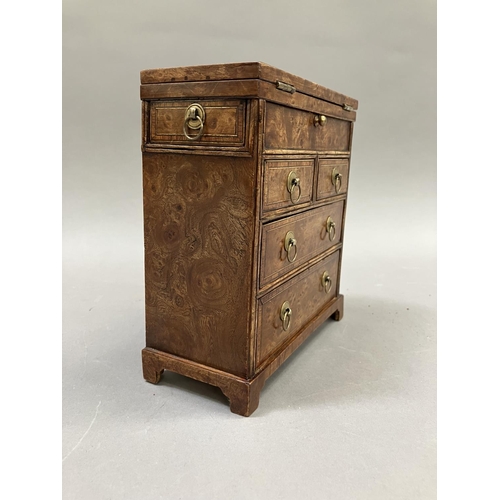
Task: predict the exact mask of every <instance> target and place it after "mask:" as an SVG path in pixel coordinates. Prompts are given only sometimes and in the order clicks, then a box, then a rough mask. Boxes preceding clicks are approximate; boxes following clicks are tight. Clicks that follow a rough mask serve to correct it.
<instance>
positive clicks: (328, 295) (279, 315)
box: [257, 251, 340, 365]
mask: <svg viewBox="0 0 500 500" xmlns="http://www.w3.org/2000/svg"><path fill="white" fill-rule="evenodd" d="M339 253H340V252H339V251H337V252H335V253H333V254H332V255H330V256H329V257H327V258H326V259H323V260H321V261H319V262H318V263H317V264H315V265H314V266H312V267H311V268H310V269H307V270H306V271H304V272H303V273H301V274H299V275H298V276H297V277H296V278H293V279H292V280H289V281H287V282H286V283H284V284H283V285H281V286H280V287H278V288H277V289H276V290H273V291H272V292H270V293H268V294H267V295H264V297H262V298H261V299H260V300H259V304H258V321H259V323H258V333H257V365H260V364H261V363H262V362H263V361H265V360H266V359H267V358H268V357H269V355H270V354H272V353H273V352H274V351H276V350H278V349H279V348H280V347H281V346H282V345H283V344H285V343H286V341H287V340H288V339H291V338H292V337H293V336H294V335H295V334H297V333H298V332H299V331H300V330H301V329H302V328H303V327H304V326H306V324H307V323H308V322H309V321H310V320H311V319H312V318H314V316H315V315H316V314H317V313H318V312H319V311H320V310H321V309H322V308H323V307H324V306H325V305H326V304H327V303H328V302H331V301H332V300H333V299H334V298H335V297H336V296H337V294H338V290H337V277H338V268H339Z"/></svg>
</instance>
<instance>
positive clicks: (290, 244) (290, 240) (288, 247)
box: [285, 231, 297, 262]
mask: <svg viewBox="0 0 500 500" xmlns="http://www.w3.org/2000/svg"><path fill="white" fill-rule="evenodd" d="M292 248H293V250H292ZM285 252H286V258H287V259H288V262H295V259H296V258H297V240H296V239H295V235H294V234H293V232H292V231H288V233H286V235H285ZM292 255H293V257H292Z"/></svg>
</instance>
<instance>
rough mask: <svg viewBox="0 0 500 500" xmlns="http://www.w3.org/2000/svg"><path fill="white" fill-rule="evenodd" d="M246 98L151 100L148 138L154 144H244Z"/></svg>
mask: <svg viewBox="0 0 500 500" xmlns="http://www.w3.org/2000/svg"><path fill="white" fill-rule="evenodd" d="M245 115H246V101H245V100H239V99H228V100H210V101H209V100H204V99H201V100H196V101H194V100H189V101H188V100H165V101H163V100H162V101H152V102H151V104H150V110H149V117H150V119H149V142H150V143H152V144H155V143H156V144H164V143H168V144H178V145H179V144H180V145H184V146H186V145H211V146H242V145H244V143H245Z"/></svg>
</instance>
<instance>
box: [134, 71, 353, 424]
mask: <svg viewBox="0 0 500 500" xmlns="http://www.w3.org/2000/svg"><path fill="white" fill-rule="evenodd" d="M141 99H142V105H143V107H142V161H143V188H144V239H145V278H146V348H145V349H144V350H143V352H142V356H143V369H144V377H145V379H146V380H147V381H149V382H152V383H157V382H158V381H159V380H160V376H161V374H162V372H163V371H164V370H169V371H174V372H177V373H180V374H182V375H186V376H188V377H192V378H194V379H196V380H200V381H202V382H206V383H208V384H212V385H215V386H218V387H220V389H221V390H222V392H223V393H224V394H225V395H226V396H227V397H228V398H229V401H230V408H231V411H233V412H234V413H238V414H240V415H245V416H248V415H250V414H251V413H252V412H253V411H254V410H255V409H256V408H257V406H258V402H259V393H260V391H261V389H262V387H263V385H264V383H265V381H266V379H267V378H268V377H269V376H270V375H271V374H272V373H273V372H274V371H275V370H276V369H277V368H278V367H279V366H280V365H281V364H282V363H283V362H284V361H285V360H286V359H287V357H288V356H290V354H292V352H293V351H294V350H295V349H297V347H299V345H300V344H302V342H304V340H305V339H306V338H307V337H308V336H309V335H310V334H311V333H312V332H313V331H314V330H315V329H316V328H317V327H318V326H319V325H320V324H321V323H323V322H324V321H325V320H326V319H327V318H329V317H333V319H335V320H340V319H341V318H342V313H343V296H342V295H340V294H339V280H340V265H341V261H342V242H343V237H344V220H345V209H346V199H347V187H348V180H349V163H350V155H351V144H352V131H353V123H354V120H355V118H356V109H357V104H358V103H357V101H356V100H354V99H352V98H350V97H346V96H344V95H342V94H339V93H337V92H335V91H333V90H330V89H327V88H325V87H322V86H320V85H317V84H315V83H312V82H310V81H307V80H304V79H303V78H299V77H297V76H294V75H291V74H288V73H285V72H283V71H280V70H278V69H276V68H273V67H271V66H268V65H266V64H263V63H242V64H222V65H214V66H196V67H186V68H171V69H156V70H147V71H142V72H141Z"/></svg>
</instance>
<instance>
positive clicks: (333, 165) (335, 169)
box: [316, 158, 349, 200]
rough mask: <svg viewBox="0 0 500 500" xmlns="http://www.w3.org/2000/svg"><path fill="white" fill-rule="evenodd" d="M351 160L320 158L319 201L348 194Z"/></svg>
mask: <svg viewBox="0 0 500 500" xmlns="http://www.w3.org/2000/svg"><path fill="white" fill-rule="evenodd" d="M348 181H349V160H348V159H347V158H320V160H319V169H318V184H317V193H316V197H317V199H318V200H322V199H324V198H329V197H331V196H337V195H339V194H345V193H347V183H348Z"/></svg>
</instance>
